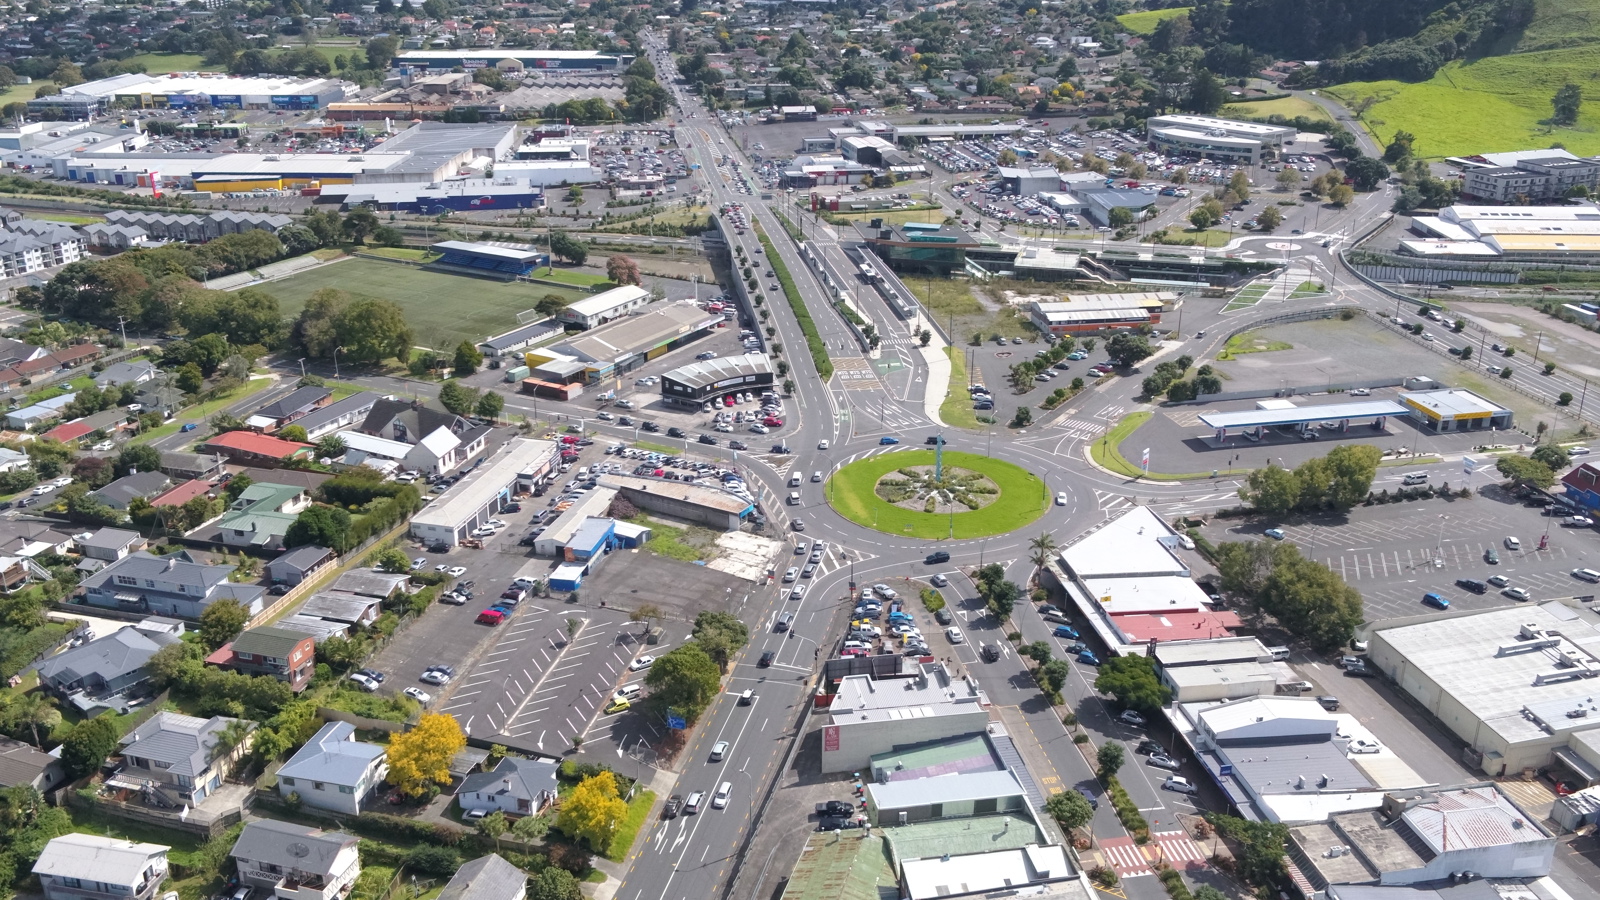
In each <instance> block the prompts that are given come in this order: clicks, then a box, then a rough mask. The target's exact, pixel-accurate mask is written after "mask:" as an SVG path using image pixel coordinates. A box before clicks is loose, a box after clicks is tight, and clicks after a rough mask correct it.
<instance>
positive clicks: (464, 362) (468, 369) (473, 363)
mask: <svg viewBox="0 0 1600 900" xmlns="http://www.w3.org/2000/svg"><path fill="white" fill-rule="evenodd" d="M481 365H483V351H481V350H479V349H478V348H477V347H476V346H474V345H473V343H472V342H471V341H462V342H461V343H459V344H457V345H456V358H455V370H456V377H457V378H465V377H466V376H468V375H471V374H472V373H474V372H476V371H478V367H479V366H481Z"/></svg>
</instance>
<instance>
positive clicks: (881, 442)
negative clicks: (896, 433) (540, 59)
mask: <svg viewBox="0 0 1600 900" xmlns="http://www.w3.org/2000/svg"><path fill="white" fill-rule="evenodd" d="M898 443H900V439H899V438H897V437H890V436H889V435H884V436H883V437H881V438H878V446H880V447H887V446H890V445H891V444H898Z"/></svg>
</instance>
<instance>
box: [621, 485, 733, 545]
mask: <svg viewBox="0 0 1600 900" xmlns="http://www.w3.org/2000/svg"><path fill="white" fill-rule="evenodd" d="M600 488H601V489H602V490H605V489H610V490H614V491H616V492H617V493H619V494H621V495H622V496H623V497H624V498H625V499H627V501H628V502H629V503H632V504H633V505H634V506H636V507H638V508H639V509H643V510H649V511H650V512H657V513H661V514H662V515H666V516H672V517H673V518H675V519H683V520H685V521H689V522H699V523H700V524H702V525H706V526H708V527H711V528H717V529H720V530H722V531H738V530H739V525H740V523H742V522H743V521H744V518H745V516H749V515H752V514H754V513H755V511H756V508H755V504H753V503H751V502H750V501H748V500H745V499H744V498H743V497H736V496H734V495H733V494H730V493H728V492H727V491H724V490H722V489H721V488H714V487H701V486H700V485H697V484H685V483H683V482H681V481H668V480H666V479H664V478H641V477H638V476H635V475H603V476H601V478H600Z"/></svg>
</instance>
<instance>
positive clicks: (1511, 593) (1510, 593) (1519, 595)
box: [1500, 587, 1533, 603]
mask: <svg viewBox="0 0 1600 900" xmlns="http://www.w3.org/2000/svg"><path fill="white" fill-rule="evenodd" d="M1500 593H1501V594H1503V595H1505V596H1507V597H1510V598H1511V599H1513V600H1516V601H1519V602H1524V603H1525V602H1527V601H1529V600H1532V599H1533V595H1532V594H1529V593H1528V591H1527V589H1526V588H1519V587H1508V588H1506V589H1505V590H1503V591H1501V592H1500Z"/></svg>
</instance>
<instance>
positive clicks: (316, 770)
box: [278, 637, 389, 816]
mask: <svg viewBox="0 0 1600 900" xmlns="http://www.w3.org/2000/svg"><path fill="white" fill-rule="evenodd" d="M309 639H310V638H309V637H308V638H307V640H309ZM388 773H389V756H388V753H386V752H385V751H384V749H383V748H382V747H380V746H378V745H377V744H368V743H366V742H364V741H358V740H356V727H355V726H354V725H351V724H350V723H349V722H329V723H328V724H326V725H324V726H322V728H321V730H319V731H318V732H317V733H316V734H314V735H312V736H311V740H309V741H306V743H305V745H304V746H302V747H301V748H300V749H299V750H296V751H295V753H294V756H292V757H290V759H289V761H288V762H286V763H284V764H283V768H281V769H279V770H278V793H279V794H280V795H282V796H284V797H288V796H289V795H291V794H299V795H300V802H301V803H304V804H305V805H306V806H312V807H315V808H317V809H327V810H332V811H334V812H340V813H345V814H346V815H352V816H356V815H360V814H361V810H362V808H363V807H364V806H365V805H366V803H367V801H368V800H369V799H370V798H371V795H372V792H373V791H375V790H376V789H377V787H378V784H379V783H380V782H382V781H383V778H384V776H385V775H387V774H388Z"/></svg>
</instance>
